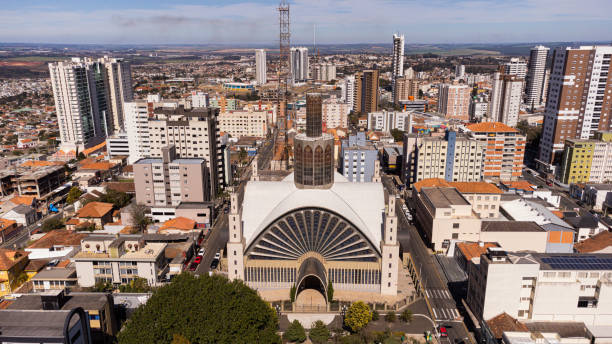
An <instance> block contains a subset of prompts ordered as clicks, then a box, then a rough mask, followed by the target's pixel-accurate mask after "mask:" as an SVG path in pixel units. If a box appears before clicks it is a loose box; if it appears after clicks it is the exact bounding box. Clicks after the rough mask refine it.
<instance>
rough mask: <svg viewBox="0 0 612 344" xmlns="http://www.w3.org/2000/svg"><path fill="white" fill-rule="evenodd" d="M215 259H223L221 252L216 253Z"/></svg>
mask: <svg viewBox="0 0 612 344" xmlns="http://www.w3.org/2000/svg"><path fill="white" fill-rule="evenodd" d="M215 259H217V260H219V259H221V253H219V252H217V253H215Z"/></svg>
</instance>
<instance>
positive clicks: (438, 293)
mask: <svg viewBox="0 0 612 344" xmlns="http://www.w3.org/2000/svg"><path fill="white" fill-rule="evenodd" d="M425 294H427V298H428V299H433V298H436V299H449V300H452V299H453V297H452V295H451V294H450V293H449V292H448V290H446V289H426V290H425Z"/></svg>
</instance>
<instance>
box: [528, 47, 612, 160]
mask: <svg viewBox="0 0 612 344" xmlns="http://www.w3.org/2000/svg"><path fill="white" fill-rule="evenodd" d="M611 56H612V46H581V47H579V48H570V47H568V48H558V49H555V50H554V51H553V56H552V67H551V75H550V82H549V85H548V87H549V89H548V99H547V101H546V110H545V112H544V125H543V129H542V139H541V141H540V142H541V143H540V159H539V160H540V164H542V167H545V168H549V169H550V170H552V168H550V167H551V166H550V164H551V163H552V164H553V165H558V164H559V163H560V162H561V156H562V154H561V152H562V150H563V145H564V143H565V140H567V139H589V138H592V137H593V136H594V135H595V133H596V132H597V131H607V130H610V116H612V111H611V109H612V102H610V100H607V99H606V98H605V97H606V95H607V94H610V92H612V83H610V78H609V76H608V73H609V69H610V57H611Z"/></svg>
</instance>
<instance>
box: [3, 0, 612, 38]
mask: <svg viewBox="0 0 612 344" xmlns="http://www.w3.org/2000/svg"><path fill="white" fill-rule="evenodd" d="M289 4H290V15H291V17H290V18H291V19H290V20H291V42H292V44H312V42H313V39H314V38H313V33H314V31H315V28H316V41H317V43H319V44H341V43H390V42H391V39H392V38H391V37H392V34H393V33H394V32H399V33H402V34H404V35H405V41H406V44H410V43H510V42H552V41H563V42H570V41H609V40H610V37H612V16H611V15H610V13H612V1H611V0H423V1H421V0H289ZM277 7H278V1H268V0H217V1H209V0H95V1H94V0H0V8H2V10H0V42H11V43H12V42H22V43H89V44H219V43H221V44H254V45H262V46H264V45H276V44H277V42H278V25H279V24H278V12H277V10H276V8H277Z"/></svg>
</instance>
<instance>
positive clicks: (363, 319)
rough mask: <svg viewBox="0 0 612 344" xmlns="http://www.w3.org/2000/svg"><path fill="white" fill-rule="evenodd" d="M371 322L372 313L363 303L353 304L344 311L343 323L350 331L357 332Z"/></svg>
mask: <svg viewBox="0 0 612 344" xmlns="http://www.w3.org/2000/svg"><path fill="white" fill-rule="evenodd" d="M370 320H372V312H370V309H369V308H368V306H367V305H366V304H365V303H363V301H357V302H355V303H353V304H352V305H351V306H350V307H349V309H348V310H347V311H346V316H345V317H344V323H345V324H346V326H348V327H349V328H350V329H351V331H353V332H359V330H361V329H362V328H364V327H365V326H366V325H367V324H368V323H369V322H370Z"/></svg>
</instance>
